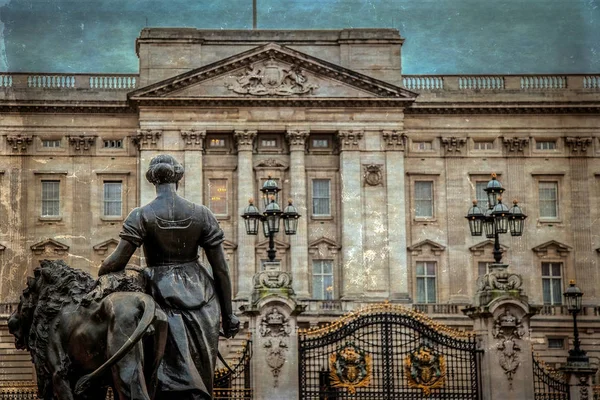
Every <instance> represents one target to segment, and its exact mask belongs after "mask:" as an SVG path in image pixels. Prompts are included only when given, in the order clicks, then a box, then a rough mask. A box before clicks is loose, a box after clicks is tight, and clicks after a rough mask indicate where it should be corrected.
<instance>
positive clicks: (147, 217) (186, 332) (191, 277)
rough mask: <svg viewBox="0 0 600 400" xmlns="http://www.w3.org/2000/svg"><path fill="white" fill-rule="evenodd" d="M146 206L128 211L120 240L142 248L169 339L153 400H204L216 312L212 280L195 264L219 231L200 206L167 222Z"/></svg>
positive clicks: (220, 234) (209, 382)
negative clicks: (156, 393)
mask: <svg viewBox="0 0 600 400" xmlns="http://www.w3.org/2000/svg"><path fill="white" fill-rule="evenodd" d="M152 205H153V203H150V204H148V205H146V206H143V207H140V208H136V209H134V210H133V211H132V212H131V213H130V214H129V216H128V217H127V219H126V220H125V223H124V225H123V230H122V231H121V233H120V236H121V238H122V239H124V240H127V241H129V242H131V243H133V244H135V245H136V246H138V247H139V246H141V245H142V244H143V245H144V255H145V257H146V264H147V268H146V270H145V271H146V274H147V278H148V288H147V291H148V293H149V294H150V295H152V297H154V299H155V300H156V302H157V303H158V304H159V305H160V306H161V307H162V309H163V310H164V311H165V312H166V313H167V316H168V322H169V334H168V339H167V344H166V349H165V355H164V358H163V361H162V363H161V365H160V367H159V370H158V379H159V387H158V398H163V397H164V398H169V397H170V395H169V393H168V392H179V393H177V394H173V393H171V395H176V396H177V398H178V399H194V400H196V399H205V398H208V399H210V398H212V397H211V395H212V381H213V374H214V369H215V364H216V357H217V350H218V342H219V322H220V321H219V317H220V309H219V302H218V299H217V296H216V294H215V288H214V284H213V280H212V278H211V277H210V275H209V274H208V272H207V271H206V269H205V268H204V267H203V266H202V265H200V263H199V261H198V246H201V247H205V248H209V247H214V246H217V245H219V244H220V243H221V242H222V241H223V238H224V235H223V231H222V230H221V228H220V227H219V224H218V222H217V220H216V219H215V217H214V215H213V214H212V213H211V212H210V210H208V209H207V208H206V207H204V206H200V205H196V204H194V203H191V202H187V201H186V202H185V208H186V209H185V210H178V211H183V214H184V215H186V216H187V217H186V218H185V219H182V220H178V221H169V220H166V219H163V218H161V217H160V215H164V214H165V212H164V210H163V213H162V214H161V213H159V212H155V210H154V209H153V207H152ZM157 208H158V207H157ZM157 214H158V215H157ZM178 214H179V215H181V213H178ZM173 398H175V397H173Z"/></svg>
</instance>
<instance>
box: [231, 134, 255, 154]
mask: <svg viewBox="0 0 600 400" xmlns="http://www.w3.org/2000/svg"><path fill="white" fill-rule="evenodd" d="M256 134H257V131H252V130H239V131H235V132H234V133H233V137H234V138H235V143H236V145H237V148H238V151H240V150H250V151H252V143H254V138H255V137H256Z"/></svg>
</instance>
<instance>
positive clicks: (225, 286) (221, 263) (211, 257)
mask: <svg viewBox="0 0 600 400" xmlns="http://www.w3.org/2000/svg"><path fill="white" fill-rule="evenodd" d="M204 252H205V254H206V258H207V260H208V262H209V263H210V265H211V267H212V270H213V278H214V280H215V290H216V292H217V297H218V298H219V304H220V305H221V321H222V324H223V333H225V337H233V336H235V334H236V333H237V332H238V330H239V329H240V321H239V320H238V319H237V317H236V316H235V315H234V314H233V309H232V306H231V279H230V278H229V267H228V265H227V260H226V259H225V252H224V251H223V246H221V245H220V244H219V245H217V246H214V247H206V248H204Z"/></svg>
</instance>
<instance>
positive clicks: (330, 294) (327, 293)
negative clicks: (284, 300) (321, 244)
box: [310, 258, 335, 301]
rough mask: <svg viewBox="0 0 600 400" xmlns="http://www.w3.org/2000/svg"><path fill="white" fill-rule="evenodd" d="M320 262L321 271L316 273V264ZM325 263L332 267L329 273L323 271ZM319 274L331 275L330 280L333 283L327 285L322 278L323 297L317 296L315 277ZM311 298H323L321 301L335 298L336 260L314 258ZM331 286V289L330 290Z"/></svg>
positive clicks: (322, 275) (321, 275)
mask: <svg viewBox="0 0 600 400" xmlns="http://www.w3.org/2000/svg"><path fill="white" fill-rule="evenodd" d="M317 263H319V264H320V273H315V264H317ZM324 263H328V264H329V267H330V269H331V272H329V273H325V272H323V270H324V268H323V267H324ZM317 276H320V277H322V278H323V277H330V281H331V285H329V286H327V287H325V282H324V280H322V282H321V283H322V293H321V294H322V296H321V297H317V296H316V295H315V278H316V277H317ZM310 282H311V288H310V289H311V290H310V293H311V298H312V299H314V300H321V301H330V300H334V299H335V260H332V259H320V258H319V259H312V268H311V281H310ZM330 287H331V290H328V289H329V288H330Z"/></svg>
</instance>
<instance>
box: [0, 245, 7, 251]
mask: <svg viewBox="0 0 600 400" xmlns="http://www.w3.org/2000/svg"><path fill="white" fill-rule="evenodd" d="M4 250H6V246H4V245H3V244H0V253H1V252H3V251H4Z"/></svg>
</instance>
